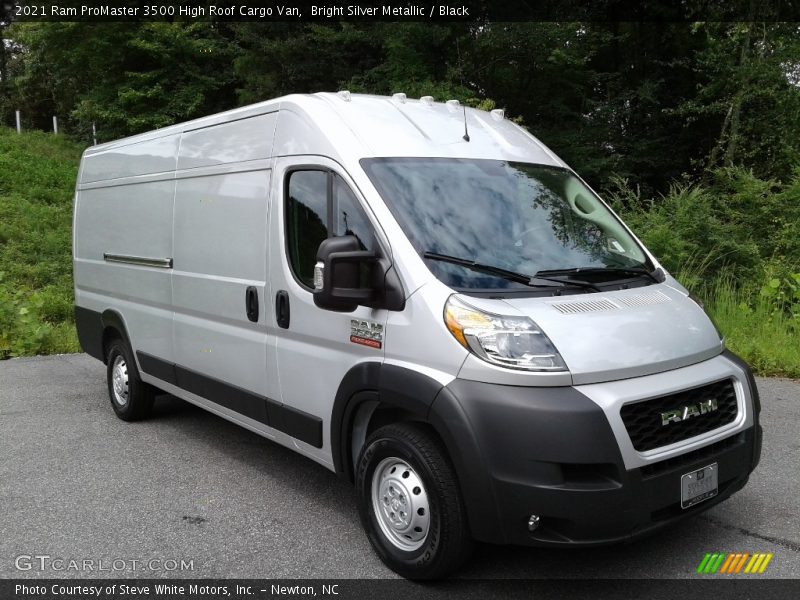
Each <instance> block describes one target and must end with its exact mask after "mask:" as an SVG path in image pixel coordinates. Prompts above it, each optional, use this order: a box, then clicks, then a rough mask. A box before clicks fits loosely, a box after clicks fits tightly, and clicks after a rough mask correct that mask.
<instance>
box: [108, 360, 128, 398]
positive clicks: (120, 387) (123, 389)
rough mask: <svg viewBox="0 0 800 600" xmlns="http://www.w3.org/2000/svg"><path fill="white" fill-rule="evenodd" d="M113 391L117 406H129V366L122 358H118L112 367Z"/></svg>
mask: <svg viewBox="0 0 800 600" xmlns="http://www.w3.org/2000/svg"><path fill="white" fill-rule="evenodd" d="M111 390H112V392H113V395H114V402H115V403H116V404H117V406H120V407H122V406H125V405H126V404H128V365H127V363H126V362H125V359H124V358H123V357H122V356H117V357H116V358H115V359H114V365H113V366H112V367H111Z"/></svg>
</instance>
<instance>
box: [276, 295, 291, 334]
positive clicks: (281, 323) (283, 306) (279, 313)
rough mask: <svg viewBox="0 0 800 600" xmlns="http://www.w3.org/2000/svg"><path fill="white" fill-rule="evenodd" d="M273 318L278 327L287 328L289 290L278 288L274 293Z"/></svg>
mask: <svg viewBox="0 0 800 600" xmlns="http://www.w3.org/2000/svg"><path fill="white" fill-rule="evenodd" d="M275 320H277V321H278V327H281V328H283V329H289V292H287V291H286V290H280V291H279V292H278V293H277V294H276V295H275Z"/></svg>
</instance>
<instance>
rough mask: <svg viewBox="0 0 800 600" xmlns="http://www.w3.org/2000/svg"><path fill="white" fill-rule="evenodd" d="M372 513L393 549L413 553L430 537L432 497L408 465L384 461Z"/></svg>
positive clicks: (374, 482)
mask: <svg viewBox="0 0 800 600" xmlns="http://www.w3.org/2000/svg"><path fill="white" fill-rule="evenodd" d="M372 510H373V512H374V513H375V519H376V520H377V521H378V525H379V526H380V528H381V531H382V532H383V535H384V536H385V537H386V539H388V540H389V541H390V542H391V543H392V545H393V546H395V547H397V548H399V549H400V550H405V551H406V552H410V551H413V550H417V549H419V548H420V547H421V546H422V545H423V544H424V543H425V539H426V538H427V537H428V531H429V530H430V523H431V516H430V515H431V511H430V503H429V501H428V493H427V492H426V491H425V486H424V485H423V484H422V479H420V477H419V475H418V474H417V473H416V472H415V471H414V469H413V468H412V467H411V466H410V465H409V464H408V463H407V462H405V461H403V460H401V459H399V458H395V457H390V458H384V459H383V460H382V461H381V462H380V464H378V467H377V468H376V469H375V471H374V473H373V474H372Z"/></svg>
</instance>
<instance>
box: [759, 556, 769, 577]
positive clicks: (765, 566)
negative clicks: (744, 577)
mask: <svg viewBox="0 0 800 600" xmlns="http://www.w3.org/2000/svg"><path fill="white" fill-rule="evenodd" d="M771 560H772V552H770V553H769V554H767V555H766V556H765V557H764V562H762V563H761V568H760V569H759V570H758V572H759V573H763V572H764V570H765V569H766V568H767V565H768V564H769V561H771Z"/></svg>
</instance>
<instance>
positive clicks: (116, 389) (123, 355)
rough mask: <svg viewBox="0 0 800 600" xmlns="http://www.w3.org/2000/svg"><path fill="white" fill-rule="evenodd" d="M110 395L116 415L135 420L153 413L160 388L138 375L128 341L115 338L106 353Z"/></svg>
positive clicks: (126, 419) (123, 418)
mask: <svg viewBox="0 0 800 600" xmlns="http://www.w3.org/2000/svg"><path fill="white" fill-rule="evenodd" d="M106 359H107V360H106V364H107V365H108V366H107V369H106V375H107V379H108V396H109V399H110V400H111V406H112V408H113V409H114V412H115V413H117V416H118V417H119V418H120V419H122V420H123V421H136V420H138V419H143V418H145V417H146V416H148V415H149V414H150V410H151V409H152V408H153V401H154V400H155V397H156V393H157V390H156V388H154V387H153V386H151V385H149V384H147V383H145V382H144V381H142V380H141V378H140V377H139V371H138V370H137V368H136V363H135V362H134V360H133V353H132V352H131V350H130V348H129V347H128V345H127V344H126V343H125V342H124V341H122V340H120V339H115V340H113V341H112V342H111V343H110V344H109V346H108V353H107V354H106Z"/></svg>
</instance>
